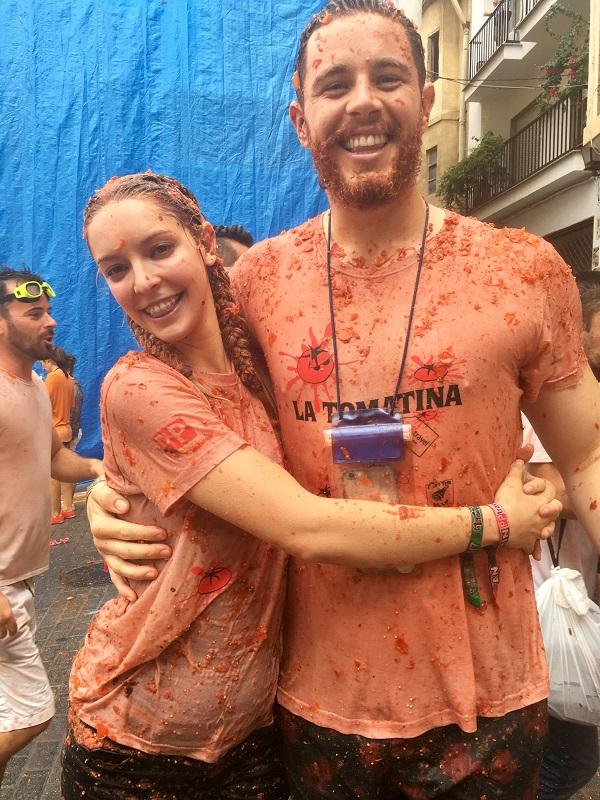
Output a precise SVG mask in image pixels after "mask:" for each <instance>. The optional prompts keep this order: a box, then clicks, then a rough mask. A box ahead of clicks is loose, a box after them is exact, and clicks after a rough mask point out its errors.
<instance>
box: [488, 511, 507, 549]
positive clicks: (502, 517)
mask: <svg viewBox="0 0 600 800" xmlns="http://www.w3.org/2000/svg"><path fill="white" fill-rule="evenodd" d="M488 508H491V509H492V511H493V512H494V516H495V517H496V524H497V525H498V533H499V534H500V541H499V542H498V545H497V546H498V547H502V546H503V545H505V544H506V543H507V542H508V537H509V536H510V524H509V522H508V514H507V513H506V511H505V510H504V509H503V508H502V506H501V505H500V503H489V504H488Z"/></svg>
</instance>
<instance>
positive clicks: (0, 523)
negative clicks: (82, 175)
mask: <svg viewBox="0 0 600 800" xmlns="http://www.w3.org/2000/svg"><path fill="white" fill-rule="evenodd" d="M51 297H54V290H53V289H52V287H51V286H50V285H49V284H48V283H46V282H45V281H44V280H43V279H42V278H40V277H39V276H38V275H35V274H33V273H32V272H27V271H16V270H12V269H8V268H3V269H1V270H0V475H2V476H3V480H2V481H0V783H1V782H2V776H3V775H4V770H5V769H6V764H7V762H8V759H9V758H10V757H11V756H12V755H14V754H15V753H16V752H17V751H18V750H20V749H21V748H22V747H24V746H25V745H26V744H27V743H28V742H29V741H31V739H33V738H34V737H35V736H37V735H38V734H39V733H41V732H42V731H43V730H44V729H45V728H46V727H47V726H48V723H49V721H50V719H51V718H52V715H53V714H54V700H53V697H52V690H51V689H50V684H49V683H48V677H47V675H46V671H45V669H44V666H43V664H42V661H41V658H40V654H39V651H38V648H37V645H36V643H35V639H34V636H35V613H34V602H33V597H34V583H35V577H36V576H37V575H40V574H41V573H42V572H45V571H46V570H47V569H48V545H49V535H48V531H49V525H50V481H49V477H50V475H52V477H53V478H56V479H57V480H64V481H76V480H85V479H90V478H94V477H98V476H101V475H102V474H103V468H102V462H100V461H97V460H95V459H86V458H81V457H80V456H78V455H77V454H76V453H73V452H71V451H70V450H69V449H67V448H66V447H63V445H62V442H61V441H60V439H59V437H58V434H57V433H56V432H55V430H54V428H53V426H52V412H51V409H50V400H49V398H48V394H47V392H46V390H45V388H44V385H43V383H42V381H41V380H40V378H38V377H37V375H34V374H33V373H32V371H31V369H32V367H33V364H34V362H35V361H37V360H39V359H45V358H50V357H52V355H53V347H52V343H53V339H54V330H55V328H56V323H55V321H54V320H53V319H52V317H51V316H50V302H49V301H50V298H51ZM9 476H11V478H10V479H9Z"/></svg>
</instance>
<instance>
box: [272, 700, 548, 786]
mask: <svg viewBox="0 0 600 800" xmlns="http://www.w3.org/2000/svg"><path fill="white" fill-rule="evenodd" d="M279 722H280V727H281V730H282V733H283V739H284V762H285V766H286V770H287V775H288V781H289V785H290V789H291V791H292V794H293V796H294V798H297V799H298V800H300V798H302V800H320V799H321V798H326V799H327V800H357V798H361V800H400V798H403V799H404V800H408V798H410V799H411V800H434V798H435V800H442V798H443V800H482V799H483V798H485V800H535V797H536V790H537V783H538V771H539V767H540V763H541V760H542V753H543V750H544V745H545V742H546V734H547V705H546V701H545V700H544V701H542V702H539V703H535V704H534V705H530V706H527V707H526V708H522V709H519V710H518V711H511V712H510V713H508V714H506V716H504V717H478V719H477V732H476V733H465V732H464V731H462V730H461V729H460V728H459V727H458V726H457V725H448V726H446V727H443V728H434V729H433V730H430V731H428V732H427V733H424V734H422V735H421V736H417V737H415V738H414V739H367V738H365V737H363V736H359V735H357V734H343V733H339V732H338V731H335V730H332V729H331V728H321V727H319V726H317V725H314V724H313V723H311V722H309V721H308V720H305V719H303V718H302V717H298V716H296V715H294V714H292V713H290V712H289V711H287V710H286V709H283V708H281V707H280V708H279Z"/></svg>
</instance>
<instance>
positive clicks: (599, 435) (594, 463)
mask: <svg viewBox="0 0 600 800" xmlns="http://www.w3.org/2000/svg"><path fill="white" fill-rule="evenodd" d="M523 410H524V412H525V414H526V415H527V417H528V419H529V421H530V422H531V424H532V425H533V427H534V429H535V431H536V433H537V434H538V436H539V437H540V439H541V441H542V444H543V445H544V447H545V449H546V450H547V451H548V454H549V455H550V457H551V458H552V462H553V463H554V464H555V465H556V467H557V468H558V470H559V472H560V474H561V475H562V477H563V480H564V484H565V487H566V490H567V493H568V495H569V497H570V498H571V501H572V507H573V511H574V513H575V516H576V517H577V519H578V520H579V522H580V523H581V524H582V525H583V527H584V528H585V530H586V531H587V534H588V536H589V537H590V539H591V540H592V541H593V542H594V544H595V545H596V548H597V549H598V551H599V552H600V385H599V384H598V382H597V381H596V379H595V377H594V375H593V373H592V371H591V370H590V369H589V367H586V369H585V371H584V373H583V375H582V376H581V378H580V380H579V382H578V383H577V385H576V386H573V387H571V388H569V389H560V390H558V391H552V390H549V389H544V390H542V391H541V392H540V394H539V397H538V399H537V400H536V401H535V403H531V404H524V405H523Z"/></svg>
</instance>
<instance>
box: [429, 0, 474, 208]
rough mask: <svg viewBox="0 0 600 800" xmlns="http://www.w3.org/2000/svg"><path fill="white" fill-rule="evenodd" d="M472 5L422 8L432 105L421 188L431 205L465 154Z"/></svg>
mask: <svg viewBox="0 0 600 800" xmlns="http://www.w3.org/2000/svg"><path fill="white" fill-rule="evenodd" d="M470 4H471V0H425V2H423V8H422V18H421V27H420V32H421V37H422V39H423V45H424V48H425V58H426V66H427V72H428V79H429V80H431V81H432V82H433V84H434V86H435V103H434V105H433V108H432V110H431V115H430V118H429V127H428V128H427V130H426V131H425V134H424V136H423V151H422V163H423V169H422V172H421V176H420V181H419V188H420V190H421V192H422V193H423V194H424V195H425V196H426V197H428V199H429V200H430V201H431V202H439V201H438V197H437V193H438V190H439V180H440V177H441V176H442V175H443V174H444V172H445V170H446V169H447V168H448V167H450V166H452V164H455V163H456V162H457V161H458V160H460V158H462V155H463V154H464V151H465V140H466V113H465V106H464V102H463V97H462V94H463V88H464V83H463V81H464V80H465V76H466V71H467V67H468V44H469V22H468V20H469V18H470Z"/></svg>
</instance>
